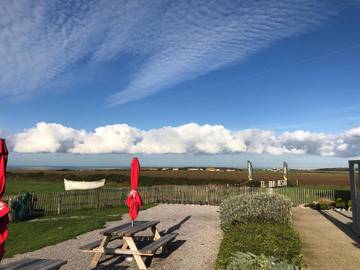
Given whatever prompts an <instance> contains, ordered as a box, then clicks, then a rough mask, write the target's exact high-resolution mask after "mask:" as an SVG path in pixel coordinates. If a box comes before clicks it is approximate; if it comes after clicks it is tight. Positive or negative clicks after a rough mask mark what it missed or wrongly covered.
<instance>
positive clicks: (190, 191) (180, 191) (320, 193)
mask: <svg viewBox="0 0 360 270" xmlns="http://www.w3.org/2000/svg"><path fill="white" fill-rule="evenodd" d="M128 192H129V189H126V188H122V189H97V190H90V191H66V192H49V193H38V194H34V196H33V206H34V208H36V209H43V210H44V212H45V214H47V215H54V214H61V213H68V212H71V211H74V210H80V209H101V208H108V207H116V206H121V205H124V201H125V199H126V196H127V195H128ZM139 192H140V194H141V197H142V199H143V203H144V204H148V203H181V204H208V205H219V204H220V203H221V201H222V200H223V199H224V198H226V197H227V196H230V195H232V194H238V195H245V194H251V193H261V192H270V190H269V189H264V188H257V187H244V186H236V185H181V186H177V185H171V186H164V185H162V186H151V187H141V188H139ZM272 192H274V193H279V194H282V195H285V196H287V197H289V198H290V199H291V200H292V202H293V203H294V205H299V204H303V203H310V202H313V201H318V200H319V199H321V198H326V199H330V200H334V199H335V195H334V190H324V189H314V188H297V187H296V188H293V187H289V188H277V189H273V190H272ZM15 199H16V196H8V197H7V198H6V197H5V200H7V201H9V202H10V201H11V200H15Z"/></svg>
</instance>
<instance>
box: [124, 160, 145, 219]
mask: <svg viewBox="0 0 360 270" xmlns="http://www.w3.org/2000/svg"><path fill="white" fill-rule="evenodd" d="M139 176H140V163H139V160H138V159H137V158H133V159H132V161H131V175H130V193H129V195H128V197H127V199H126V205H127V207H128V208H129V215H130V218H131V220H135V219H136V218H137V216H138V213H139V209H140V208H141V207H142V200H141V197H140V194H139V192H138V191H137V189H138V186H139Z"/></svg>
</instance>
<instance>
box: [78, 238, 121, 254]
mask: <svg viewBox="0 0 360 270" xmlns="http://www.w3.org/2000/svg"><path fill="white" fill-rule="evenodd" d="M114 240H120V239H119V238H118V237H111V238H110V239H109V242H111V241H114ZM101 241H102V239H99V240H97V241H94V242H90V243H88V244H86V245H83V246H81V247H79V249H80V250H82V251H84V250H92V249H94V248H97V247H99V246H100V244H101Z"/></svg>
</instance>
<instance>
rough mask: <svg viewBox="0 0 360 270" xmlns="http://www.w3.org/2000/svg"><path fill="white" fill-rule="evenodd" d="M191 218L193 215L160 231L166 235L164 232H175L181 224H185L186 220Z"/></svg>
mask: <svg viewBox="0 0 360 270" xmlns="http://www.w3.org/2000/svg"><path fill="white" fill-rule="evenodd" d="M190 218H191V216H187V217H185V218H184V219H183V220H181V221H180V222H179V223H177V224H175V225H173V226H171V227H170V228H169V229H167V230H163V231H161V232H160V235H164V234H168V233H173V232H175V231H177V230H178V229H180V227H181V225H183V224H184V223H185V222H186V221H188V220H189V219H190Z"/></svg>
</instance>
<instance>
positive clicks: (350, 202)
mask: <svg viewBox="0 0 360 270" xmlns="http://www.w3.org/2000/svg"><path fill="white" fill-rule="evenodd" d="M348 207H349V208H352V201H351V200H350V201H349V202H348Z"/></svg>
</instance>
